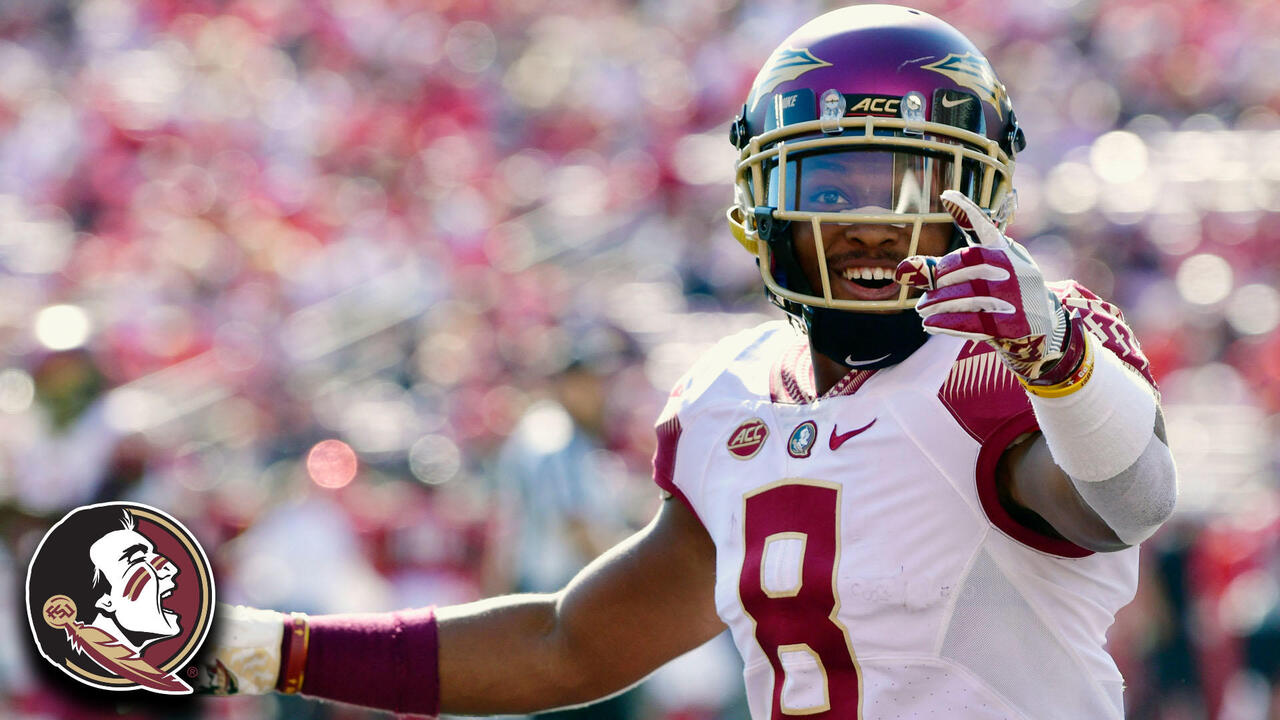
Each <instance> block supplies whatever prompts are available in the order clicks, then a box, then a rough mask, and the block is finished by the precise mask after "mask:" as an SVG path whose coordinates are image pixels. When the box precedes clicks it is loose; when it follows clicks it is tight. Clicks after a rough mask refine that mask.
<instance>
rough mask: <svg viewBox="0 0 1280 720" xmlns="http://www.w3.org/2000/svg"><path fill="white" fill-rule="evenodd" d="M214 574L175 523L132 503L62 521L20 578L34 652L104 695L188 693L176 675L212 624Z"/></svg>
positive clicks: (96, 507)
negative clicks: (114, 692) (139, 691)
mask: <svg viewBox="0 0 1280 720" xmlns="http://www.w3.org/2000/svg"><path fill="white" fill-rule="evenodd" d="M213 604H214V591H213V574H212V573H211V572H210V569H209V561H208V559H207V558H206V557H205V555H204V551H203V550H202V549H201V548H200V546H199V544H197V543H196V541H195V539H194V538H193V537H192V536H191V533H190V532H189V531H187V529H186V528H185V527H183V526H182V524H181V523H179V522H178V521H177V520H174V519H173V518H172V517H170V516H169V515H167V514H165V513H164V512H162V511H160V510H157V509H155V508H152V507H149V506H146V505H139V504H136V503H118V502H117V503H104V504H101V505H91V506H88V507H82V508H78V509H76V510H73V511H72V512H70V513H68V514H67V516H66V517H64V518H62V520H60V521H59V522H58V524H56V525H54V526H53V528H51V529H50V530H49V532H48V533H46V534H45V536H44V539H43V540H41V542H40V546H39V547H38V548H37V549H36V553H35V556H34V557H32V558H31V567H30V569H29V571H28V573H27V615H28V620H29V621H30V624H31V632H32V635H33V636H34V637H35V641H36V646H37V647H38V648H39V650H40V654H41V655H43V656H44V657H45V659H46V660H48V661H49V662H50V663H52V664H53V665H54V666H56V667H58V668H59V669H61V670H62V671H63V672H65V673H67V674H68V675H70V676H71V677H73V678H75V679H76V680H78V681H80V682H83V683H85V684H87V685H91V686H93V687H97V688H102V689H104V690H135V689H138V688H143V689H146V690H149V691H151V692H157V693H164V694H168V695H176V694H185V693H190V692H191V687H190V686H189V685H187V684H186V683H185V682H184V681H183V680H181V679H180V678H179V677H178V675H177V673H178V672H179V671H183V670H184V669H185V668H186V667H187V665H186V663H187V660H188V659H189V658H191V657H192V656H193V655H194V654H195V652H196V651H197V650H198V649H199V647H200V643H201V642H203V640H204V638H205V635H206V634H207V633H208V631H209V626H210V625H211V624H212V621H213Z"/></svg>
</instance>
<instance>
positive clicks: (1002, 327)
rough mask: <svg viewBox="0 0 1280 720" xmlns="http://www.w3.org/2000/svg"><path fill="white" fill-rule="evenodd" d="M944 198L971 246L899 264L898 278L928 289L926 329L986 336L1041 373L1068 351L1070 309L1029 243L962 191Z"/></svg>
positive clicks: (1010, 359)
mask: <svg viewBox="0 0 1280 720" xmlns="http://www.w3.org/2000/svg"><path fill="white" fill-rule="evenodd" d="M941 199H942V205H943V207H945V208H946V209H947V212H949V213H950V214H951V218H952V220H953V221H954V222H955V224H956V227H958V228H960V230H961V232H963V233H964V235H965V238H966V239H967V240H968V243H969V245H968V247H963V248H960V249H958V250H953V251H952V252H949V253H947V254H946V255H943V256H942V257H940V258H937V257H929V256H922V255H913V256H911V257H909V258H907V259H905V260H903V261H902V262H901V263H899V264H898V268H897V270H896V271H895V273H894V279H895V280H897V281H898V282H899V283H902V284H904V285H910V286H913V287H919V288H924V289H925V292H924V294H923V295H921V296H920V299H919V301H918V302H917V303H916V311H917V312H919V313H920V317H921V318H923V320H924V329H925V331H926V332H929V333H933V334H937V333H944V334H947V335H956V336H959V337H964V338H971V339H975V340H985V341H986V342H988V343H990V344H991V345H992V346H994V347H995V348H996V350H998V351H999V355H1000V357H1001V359H1002V360H1004V362H1005V364H1006V365H1008V366H1009V368H1010V369H1011V370H1013V371H1014V372H1015V373H1017V374H1018V375H1020V376H1022V378H1023V379H1024V380H1027V381H1034V380H1037V379H1039V378H1040V377H1041V376H1042V375H1043V374H1044V372H1045V371H1046V370H1048V369H1049V368H1050V367H1052V366H1053V364H1054V363H1055V362H1056V361H1057V360H1058V359H1059V358H1061V357H1062V355H1063V350H1064V347H1065V344H1066V339H1067V335H1068V332H1069V329H1070V321H1069V318H1068V315H1067V312H1066V310H1065V309H1064V308H1063V306H1062V303H1061V302H1060V301H1059V300H1058V298H1057V297H1056V296H1055V295H1054V294H1053V293H1052V292H1050V291H1049V289H1048V288H1047V287H1046V286H1045V282H1044V276H1043V275H1041V273H1040V268H1039V267H1038V266H1036V263H1035V261H1034V260H1032V259H1031V255H1029V254H1028V253H1027V250H1026V248H1024V247H1022V246H1021V245H1019V244H1018V243H1016V242H1014V241H1013V240H1010V239H1009V238H1008V237H1005V234H1004V233H1003V232H1001V231H1000V229H999V228H998V227H996V224H995V223H994V222H992V220H991V219H990V218H989V217H988V216H987V214H986V213H985V212H983V210H982V209H981V208H979V207H978V206H977V205H975V204H974V203H973V202H972V201H971V200H969V198H967V197H965V196H964V195H962V194H960V193H959V192H956V191H955V190H947V191H945V192H943V193H942V196H941Z"/></svg>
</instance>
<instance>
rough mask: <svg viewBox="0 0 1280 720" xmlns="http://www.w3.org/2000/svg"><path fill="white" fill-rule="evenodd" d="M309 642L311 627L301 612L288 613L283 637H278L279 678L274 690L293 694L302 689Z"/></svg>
mask: <svg viewBox="0 0 1280 720" xmlns="http://www.w3.org/2000/svg"><path fill="white" fill-rule="evenodd" d="M310 644H311V627H310V625H309V624H308V622H307V616H306V615H304V614H303V613H298V612H296V613H290V614H289V615H286V616H285V619H284V637H282V638H281V639H280V679H279V680H278V681H277V682H276V690H279V691H280V692H282V693H284V694H285V695H293V694H295V693H297V692H298V691H299V690H301V689H302V681H303V680H304V679H305V675H306V670H307V649H308V646H309V645H310Z"/></svg>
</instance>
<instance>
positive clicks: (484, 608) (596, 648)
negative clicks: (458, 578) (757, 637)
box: [439, 500, 724, 713]
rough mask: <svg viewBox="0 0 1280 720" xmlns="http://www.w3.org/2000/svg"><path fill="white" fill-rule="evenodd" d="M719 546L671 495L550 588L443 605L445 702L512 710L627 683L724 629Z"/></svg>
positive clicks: (598, 693) (591, 695)
mask: <svg viewBox="0 0 1280 720" xmlns="http://www.w3.org/2000/svg"><path fill="white" fill-rule="evenodd" d="M714 587H715V546H714V545H713V544H712V542H711V538H710V537H709V536H708V535H707V533H706V530H704V529H703V527H702V525H701V524H700V523H699V522H698V520H697V518H696V517H694V515H693V513H692V512H691V511H690V510H689V509H688V508H687V507H686V506H685V505H684V504H683V503H682V502H680V501H678V500H667V501H666V502H664V503H663V504H662V508H661V510H660V511H659V512H658V515H657V517H656V518H654V520H653V522H651V523H650V524H649V526H648V527H646V528H645V529H643V530H641V531H640V532H639V533H637V534H635V535H633V536H632V537H631V538H629V539H627V540H625V541H623V542H622V543H620V544H619V545H618V546H616V547H614V548H613V549H611V550H609V551H608V552H606V553H605V554H604V555H602V556H601V557H599V558H598V559H596V560H595V561H594V562H592V563H591V564H590V565H588V566H587V567H586V568H585V569H583V570H582V572H580V573H579V574H578V576H577V577H576V578H574V580H573V581H572V582H570V583H569V585H568V587H566V588H565V589H564V590H562V591H560V592H558V593H556V594H553V595H520V596H509V597H503V598H494V599H491V600H482V601H479V602H475V603H469V604H466V605H458V606H454V607H448V608H442V609H441V610H440V612H439V622H440V630H439V632H440V695H441V708H442V710H443V711H445V712H454V713H495V712H504V713H515V712H528V711H532V710H537V709H546V708H550V707H562V706H565V705H573V704H580V703H584V702H589V701H591V700H595V699H598V698H601V697H604V696H606V695H609V694H612V693H615V692H617V691H619V690H622V689H624V688H626V687H628V686H630V685H632V684H634V683H636V682H638V681H639V680H641V679H642V678H644V677H645V676H646V675H648V674H649V673H650V672H652V671H653V670H655V669H657V668H658V666H660V665H662V664H663V663H665V662H666V661H668V660H671V659H672V658H675V657H676V656H678V655H680V654H682V653H684V652H686V651H688V650H691V649H693V648H695V647H697V646H698V645H701V644H702V643H704V642H706V641H707V640H710V639H711V638H712V637H715V636H716V635H717V634H718V633H719V632H720V631H722V630H723V629H724V625H723V624H722V623H721V621H720V618H719V617H718V616H717V615H716V613H715V600H714Z"/></svg>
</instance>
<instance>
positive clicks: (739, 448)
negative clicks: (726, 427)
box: [727, 418, 769, 460]
mask: <svg viewBox="0 0 1280 720" xmlns="http://www.w3.org/2000/svg"><path fill="white" fill-rule="evenodd" d="M767 437H769V426H768V425H765V424H764V421H763V420H761V419H760V418H751V419H750V420H748V421H746V422H744V423H742V424H741V425H739V426H738V427H737V428H735V429H734V431H733V432H732V433H730V434H729V442H728V444H727V447H728V448H729V453H730V454H732V455H733V456H734V457H736V458H738V459H739V460H750V459H751V458H753V457H755V456H756V453H758V452H760V448H762V447H764V441H765V438H767Z"/></svg>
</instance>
